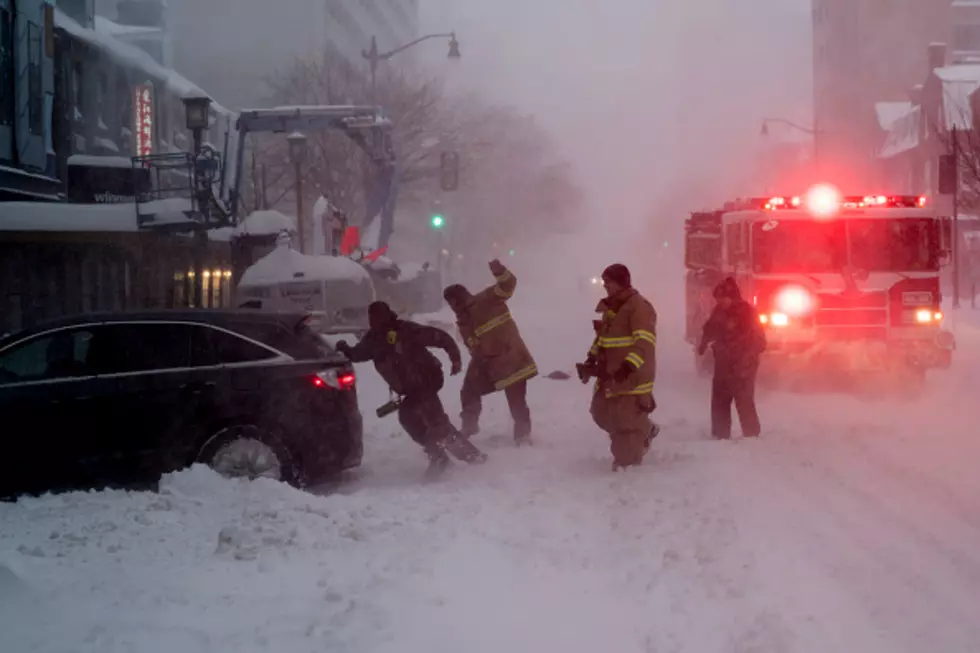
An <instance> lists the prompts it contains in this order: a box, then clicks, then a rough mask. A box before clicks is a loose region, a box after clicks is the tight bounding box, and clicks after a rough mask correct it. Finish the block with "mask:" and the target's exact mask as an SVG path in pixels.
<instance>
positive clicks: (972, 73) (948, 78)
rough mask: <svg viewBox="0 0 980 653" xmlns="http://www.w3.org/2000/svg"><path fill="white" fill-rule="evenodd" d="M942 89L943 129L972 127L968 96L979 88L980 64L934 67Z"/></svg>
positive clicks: (971, 111)
mask: <svg viewBox="0 0 980 653" xmlns="http://www.w3.org/2000/svg"><path fill="white" fill-rule="evenodd" d="M935 74H936V77H938V78H939V80H940V81H941V82H942V89H943V107H942V109H943V110H942V118H943V125H942V127H943V129H944V130H949V129H952V128H954V127H955V128H956V129H964V130H969V129H973V110H972V109H971V107H970V96H971V95H973V92H974V91H976V90H977V89H978V88H980V64H975V63H970V64H954V65H952V66H944V67H942V68H936V70H935Z"/></svg>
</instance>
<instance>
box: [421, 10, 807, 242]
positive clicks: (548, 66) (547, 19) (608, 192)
mask: <svg viewBox="0 0 980 653" xmlns="http://www.w3.org/2000/svg"><path fill="white" fill-rule="evenodd" d="M809 23H810V3H809V2H808V0H759V1H758V2H752V3H746V2H740V1H739V0H699V1H698V2H689V1H687V0H657V1H656V2H651V1H650V0H609V1H608V2H604V3H601V5H600V4H597V3H595V2H593V1H592V0H563V1H562V2H560V3H558V2H554V1H550V0H530V1H528V0H497V1H496V2H492V3H490V2H486V3H484V2H476V1H474V0H470V1H461V0H427V1H426V2H424V3H422V31H423V32H428V31H445V30H447V29H454V30H456V31H457V33H458V35H459V38H460V41H461V43H462V44H463V49H464V51H463V57H464V58H463V59H462V61H461V62H460V65H459V66H448V67H447V66H445V64H442V68H444V69H447V70H446V75H447V76H448V85H449V86H450V88H452V87H454V86H455V87H457V88H465V89H467V90H472V89H478V90H480V91H482V92H483V93H485V94H486V95H487V96H488V97H491V98H493V99H495V100H498V101H501V102H504V103H508V104H513V105H516V106H519V107H521V108H523V109H525V110H526V111H529V112H533V113H534V114H536V115H537V116H538V117H539V119H540V120H541V122H542V123H543V124H547V125H549V127H550V128H551V129H552V130H553V132H554V134H555V135H556V137H557V138H558V139H559V141H560V142H561V144H562V145H563V147H564V150H565V153H566V154H567V155H568V156H569V158H570V159H571V160H572V161H574V163H575V165H576V168H577V169H578V171H579V173H580V174H581V175H582V179H583V181H584V186H585V190H586V192H587V193H588V195H589V199H590V201H591V206H592V213H593V215H594V219H593V220H592V222H591V224H590V225H589V226H590V227H591V229H590V231H593V232H600V231H605V232H609V231H610V230H616V231H617V232H619V233H622V231H623V230H626V231H629V232H633V233H643V234H644V235H646V234H648V233H649V232H650V229H651V227H652V226H662V227H663V228H664V229H665V230H666V232H667V233H669V232H671V231H672V229H671V227H672V226H673V227H674V229H673V231H674V234H675V238H676V234H677V233H679V231H677V229H679V225H680V224H681V223H682V221H683V211H685V210H691V209H695V208H700V207H701V206H702V205H703V204H708V203H712V202H714V201H717V199H718V197H725V196H727V195H730V194H745V193H746V192H747V188H746V187H748V186H752V185H753V183H757V182H756V181H755V180H753V179H752V173H753V167H754V165H755V157H756V156H757V155H758V152H759V148H760V147H762V146H763V143H762V142H761V138H760V136H759V125H760V123H761V120H762V119H763V118H764V117H767V116H780V117H785V118H787V119H790V120H794V121H801V122H807V121H808V120H809V116H810V106H811V72H810V71H811V65H810V26H809ZM436 50H438V49H436ZM441 54H442V53H441V51H437V52H436V51H433V52H430V51H428V50H426V53H425V56H426V57H432V58H431V62H432V64H433V65H438V64H439V61H438V57H439V55H441ZM751 190H752V189H751V188H748V192H751ZM687 194H690V195H691V196H690V197H689V198H688V197H686V195H687ZM678 195H681V196H680V197H678ZM699 195H700V197H699ZM685 200H687V202H685ZM621 242H622V240H621Z"/></svg>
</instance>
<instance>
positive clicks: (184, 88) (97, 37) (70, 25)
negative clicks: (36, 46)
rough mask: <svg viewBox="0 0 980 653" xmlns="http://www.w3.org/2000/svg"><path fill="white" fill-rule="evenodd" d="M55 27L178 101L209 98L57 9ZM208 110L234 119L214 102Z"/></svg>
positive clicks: (132, 47)
mask: <svg viewBox="0 0 980 653" xmlns="http://www.w3.org/2000/svg"><path fill="white" fill-rule="evenodd" d="M54 24H55V26H56V27H58V28H59V29H63V30H65V31H66V32H68V33H69V34H71V35H72V36H74V37H75V38H77V39H79V40H81V41H85V42H86V43H88V44H89V45H91V46H92V47H94V48H96V49H98V50H101V51H102V52H104V53H106V54H108V55H109V56H110V57H113V58H114V59H116V60H118V61H120V62H122V63H125V64H126V65H129V66H132V67H133V68H137V69H139V70H141V71H143V72H144V73H146V74H147V75H150V76H152V77H155V78H156V79H158V80H160V81H161V82H163V83H164V84H166V85H167V86H168V87H169V88H170V89H171V90H172V91H173V92H174V93H175V94H176V95H178V96H179V97H181V98H185V97H195V96H205V95H207V96H208V97H210V95H208V94H207V93H205V92H204V91H203V90H201V88H200V87H199V86H197V85H196V84H194V83H193V82H191V81H190V80H188V79H187V78H186V77H184V76H182V75H180V74H179V73H178V72H177V71H175V70H173V69H171V68H167V67H165V66H163V65H161V64H159V63H157V61H156V59H154V58H153V57H152V56H150V54H149V53H148V52H146V51H144V50H142V49H140V48H138V47H137V46H135V45H131V44H129V43H125V42H123V41H120V40H119V39H117V38H116V37H115V36H113V35H112V34H110V33H105V32H102V31H96V30H94V29H89V28H87V27H83V26H82V25H80V24H79V23H78V22H76V21H75V20H74V19H73V18H71V17H70V16H68V15H67V14H65V13H64V12H63V11H60V10H58V9H55V10H54ZM211 106H212V107H213V108H214V110H215V111H217V112H218V113H221V114H223V115H226V116H233V115H234V112H232V111H229V110H228V109H226V108H224V107H223V106H221V105H220V104H218V103H217V102H213V101H212V104H211Z"/></svg>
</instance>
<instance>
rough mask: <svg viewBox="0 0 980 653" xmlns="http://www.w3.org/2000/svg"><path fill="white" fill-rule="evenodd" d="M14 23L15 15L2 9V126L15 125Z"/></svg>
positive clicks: (0, 117)
mask: <svg viewBox="0 0 980 653" xmlns="http://www.w3.org/2000/svg"><path fill="white" fill-rule="evenodd" d="M13 56H14V23H13V15H12V14H11V13H10V12H9V11H8V10H6V9H3V8H0V125H12V124H14V111H15V109H14V94H13V93H9V92H7V91H8V89H10V88H13V85H14V78H13V70H12V69H13V66H12V63H13V61H12V59H13Z"/></svg>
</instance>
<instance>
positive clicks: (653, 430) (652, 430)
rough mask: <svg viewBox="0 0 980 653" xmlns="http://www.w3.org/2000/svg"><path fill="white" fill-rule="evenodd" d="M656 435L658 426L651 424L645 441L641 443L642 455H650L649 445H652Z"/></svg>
mask: <svg viewBox="0 0 980 653" xmlns="http://www.w3.org/2000/svg"><path fill="white" fill-rule="evenodd" d="M658 435H660V425H659V424H651V425H650V432H649V433H647V437H646V440H645V441H644V442H643V455H644V456H645V455H647V454H648V453H650V445H651V444H653V441H654V440H655V439H656V437H657V436H658Z"/></svg>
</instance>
